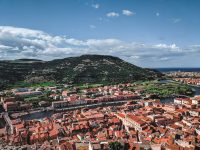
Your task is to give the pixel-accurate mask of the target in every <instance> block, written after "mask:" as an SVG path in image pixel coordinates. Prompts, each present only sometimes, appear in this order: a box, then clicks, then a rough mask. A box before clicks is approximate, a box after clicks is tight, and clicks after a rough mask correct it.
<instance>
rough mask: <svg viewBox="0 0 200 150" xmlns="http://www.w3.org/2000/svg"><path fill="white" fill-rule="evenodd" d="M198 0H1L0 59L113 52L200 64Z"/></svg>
mask: <svg viewBox="0 0 200 150" xmlns="http://www.w3.org/2000/svg"><path fill="white" fill-rule="evenodd" d="M199 6H200V1H199V0H15V1H14V0H0V60H7V59H20V58H35V59H42V60H52V59H60V58H65V57H71V56H80V55H82V54H101V55H113V56H117V57H120V58H121V59H124V60H125V61H128V62H130V63H133V64H135V65H138V66H141V67H154V68H155V67H156V68H158V67H200V63H199V57H200V29H199V27H200V9H199Z"/></svg>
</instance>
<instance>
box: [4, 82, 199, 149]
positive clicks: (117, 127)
mask: <svg viewBox="0 0 200 150" xmlns="http://www.w3.org/2000/svg"><path fill="white" fill-rule="evenodd" d="M134 86H135V84H131V83H128V84H117V85H109V86H100V85H99V86H97V87H87V86H86V87H85V88H82V89H78V88H70V86H69V85H64V86H63V87H66V88H64V89H63V88H60V87H56V86H55V87H39V88H16V89H11V90H5V91H2V92H1V103H2V113H1V124H0V127H1V129H0V136H1V138H0V142H1V149H6V148H7V149H12V148H13V147H15V148H16V147H20V148H25V149H26V148H31V149H47V148H53V149H59V150H65V149H67V150H68V149H69V150H80V149H86V150H87V149H88V150H98V149H104V150H106V149H109V148H111V147H112V146H114V145H118V147H119V149H130V150H133V149H171V150H174V149H180V148H182V149H188V150H190V149H191V150H193V149H198V148H200V129H199V124H200V108H199V106H200V96H198V95H197V96H194V97H181V98H174V101H172V102H171V103H161V102H160V100H159V99H152V98H150V97H148V96H146V97H144V94H142V92H143V91H142V90H130V89H132V88H130V87H134ZM47 91H48V97H49V100H48V101H39V102H38V105H36V106H34V104H32V103H30V102H29V101H27V100H26V99H28V100H29V99H31V98H32V100H34V98H35V97H38V96H40V95H44V93H46V92H47ZM35 113H38V114H45V115H44V116H43V117H39V118H37V117H36V118H31V116H34V114H35ZM111 149H112V148H111Z"/></svg>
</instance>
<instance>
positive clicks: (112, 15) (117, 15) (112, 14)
mask: <svg viewBox="0 0 200 150" xmlns="http://www.w3.org/2000/svg"><path fill="white" fill-rule="evenodd" d="M106 16H107V17H119V14H118V13H116V12H109V13H107V14H106Z"/></svg>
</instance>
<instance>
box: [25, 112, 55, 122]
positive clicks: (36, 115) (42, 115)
mask: <svg viewBox="0 0 200 150" xmlns="http://www.w3.org/2000/svg"><path fill="white" fill-rule="evenodd" d="M52 115H53V112H52V111H45V112H36V113H33V114H27V115H24V116H22V119H23V120H33V119H37V120H41V119H43V118H45V117H48V118H50V117H51V116H52Z"/></svg>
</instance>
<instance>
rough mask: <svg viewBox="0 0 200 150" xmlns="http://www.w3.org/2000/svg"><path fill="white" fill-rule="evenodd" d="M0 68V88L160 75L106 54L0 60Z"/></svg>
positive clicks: (150, 77)
mask: <svg viewBox="0 0 200 150" xmlns="http://www.w3.org/2000/svg"><path fill="white" fill-rule="evenodd" d="M19 61H20V63H19ZM0 68H1V70H2V71H1V72H0V81H1V86H0V88H3V87H6V85H7V84H15V83H16V82H19V81H26V82H41V79H44V80H45V81H55V82H57V83H70V84H73V83H76V84H77V83H121V82H133V81H138V80H152V79H155V78H160V77H161V76H162V74H161V73H160V72H157V71H155V70H152V69H145V68H141V67H138V66H135V65H133V64H131V63H128V62H125V61H124V60H122V59H120V58H118V57H114V56H109V55H81V56H79V57H68V58H64V59H55V60H52V61H41V60H33V59H30V60H29V59H19V60H17V61H0ZM37 79H40V80H38V81H37Z"/></svg>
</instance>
